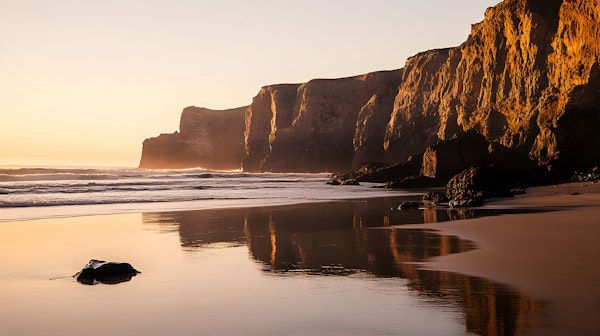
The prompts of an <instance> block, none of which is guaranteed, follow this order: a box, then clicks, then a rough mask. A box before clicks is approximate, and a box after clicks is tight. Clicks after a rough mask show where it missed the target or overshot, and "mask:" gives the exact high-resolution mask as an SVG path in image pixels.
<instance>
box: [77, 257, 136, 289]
mask: <svg viewBox="0 0 600 336" xmlns="http://www.w3.org/2000/svg"><path fill="white" fill-rule="evenodd" d="M139 273H141V272H140V271H138V270H136V269H135V268H133V266H131V264H129V263H121V262H111V261H103V260H96V259H92V260H90V261H89V262H88V263H87V265H85V266H84V267H83V268H82V269H81V271H79V272H77V274H75V275H74V277H75V278H76V279H77V281H78V282H80V283H83V284H86V285H95V284H97V283H104V284H117V283H121V282H125V281H129V280H131V278H132V277H134V276H136V275H137V274H139Z"/></svg>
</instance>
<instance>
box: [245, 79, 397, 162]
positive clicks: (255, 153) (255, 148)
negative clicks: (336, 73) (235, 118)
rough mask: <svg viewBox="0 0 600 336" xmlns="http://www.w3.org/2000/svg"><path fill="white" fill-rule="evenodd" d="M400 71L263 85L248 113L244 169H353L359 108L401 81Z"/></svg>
mask: <svg viewBox="0 0 600 336" xmlns="http://www.w3.org/2000/svg"><path fill="white" fill-rule="evenodd" d="M400 73H401V71H398V70H397V71H382V72H375V73H370V74H366V75H362V76H356V77H350V78H341V79H328V80H325V79H317V80H312V81H310V82H307V83H304V84H299V85H298V84H288V85H274V86H266V87H263V88H262V89H261V91H260V92H259V94H258V95H257V96H256V97H255V98H254V100H253V102H252V105H251V106H250V108H249V109H248V111H247V114H246V132H245V141H246V150H247V154H248V156H247V157H246V159H245V160H244V164H243V168H244V170H245V171H273V172H289V171H297V172H322V171H338V170H347V169H350V168H351V166H352V161H353V159H354V146H353V138H354V136H355V133H356V132H357V131H356V122H357V118H358V114H359V112H360V111H361V109H362V107H363V106H364V105H365V104H367V103H368V102H369V100H370V99H371V97H372V96H373V95H374V94H378V93H384V92H386V91H387V90H389V89H390V88H393V87H394V86H396V85H397V83H398V81H399V78H400V76H399V74H400Z"/></svg>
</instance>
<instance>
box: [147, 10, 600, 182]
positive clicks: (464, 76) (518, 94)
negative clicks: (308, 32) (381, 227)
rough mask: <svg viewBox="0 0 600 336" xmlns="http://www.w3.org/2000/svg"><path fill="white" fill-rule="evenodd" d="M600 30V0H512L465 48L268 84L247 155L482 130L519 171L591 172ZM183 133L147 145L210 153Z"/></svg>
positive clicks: (306, 156) (415, 149)
mask: <svg viewBox="0 0 600 336" xmlns="http://www.w3.org/2000/svg"><path fill="white" fill-rule="evenodd" d="M599 27H600V0H585V1H584V0H505V1H503V2H501V3H499V4H498V5H497V6H495V7H493V8H489V9H488V10H487V11H486V13H485V19H484V20H483V21H482V22H481V23H478V24H475V25H473V27H472V31H471V34H470V35H469V37H468V39H467V40H466V41H465V42H464V43H463V44H461V45H460V46H458V47H455V48H447V49H437V50H431V51H427V52H423V53H420V54H417V55H415V56H413V57H411V58H409V59H408V60H407V62H406V65H405V67H404V68H403V69H400V70H393V71H383V72H374V73H370V74H366V75H361V76H355V77H349V78H341V79H330V80H323V79H318V80H312V81H309V82H307V83H303V84H281V85H271V86H265V87H263V88H262V89H261V90H260V92H259V93H258V95H257V96H256V97H255V98H254V100H253V102H252V105H251V106H250V107H249V108H248V110H247V111H246V115H245V125H243V129H244V130H243V134H244V138H243V142H244V147H245V154H243V156H244V158H243V159H240V160H239V162H240V163H241V162H242V161H243V169H244V170H246V171H253V172H256V171H274V172H316V171H319V172H321V171H332V172H335V171H344V170H349V169H350V168H357V167H360V166H361V165H363V164H364V163H377V162H383V163H387V164H392V163H397V162H405V161H407V160H408V158H409V157H422V156H423V153H425V152H426V149H427V148H428V147H429V148H432V146H434V145H436V144H437V143H438V142H440V141H448V140H450V139H451V138H452V137H454V136H456V135H457V134H460V133H464V132H468V131H471V132H475V133H477V134H479V135H480V136H481V137H482V138H483V139H485V141H486V143H487V145H488V146H487V147H488V151H489V152H490V155H491V161H492V162H493V163H494V165H495V166H496V167H498V168H501V169H504V170H505V171H506V172H509V173H511V174H517V175H522V176H526V174H524V172H526V171H528V170H530V168H531V167H534V168H536V169H537V168H542V169H543V170H545V171H549V172H552V174H554V176H570V174H571V173H572V171H573V170H578V171H586V170H589V169H590V168H592V167H594V166H598V165H599V163H600V151H598V150H597V148H599V147H600V137H599V136H597V134H596V130H597V129H600V43H598V42H599V41H600V28H599ZM390 43H393V41H390ZM184 133H185V132H184V131H183V129H182V132H181V134H179V135H177V134H175V135H163V136H161V137H162V138H161V137H159V138H157V139H154V140H147V141H148V145H149V147H154V148H162V149H160V150H158V149H157V151H158V152H161V151H162V152H173V150H172V148H175V147H181V149H180V150H179V152H177V153H179V154H177V155H180V156H183V157H186V158H189V157H193V156H194V155H195V154H193V153H198V152H203V153H208V152H210V151H207V150H204V151H203V150H202V149H201V148H208V147H210V146H208V145H206V142H204V145H199V144H201V143H202V141H200V140H202V139H204V138H205V136H204V135H202V136H200V135H199V136H193V138H194V139H193V141H189V139H190V137H192V136H191V133H186V134H184ZM236 141H237V140H236ZM153 142H155V143H156V144H154V145H152V144H153ZM192 142H193V143H195V145H191V143H192ZM236 143H237V142H236ZM180 144H181V145H180ZM150 145H152V146H150ZM236 148H239V147H236ZM425 154H426V155H425V157H424V162H425V164H424V168H425V169H424V170H423V174H424V175H423V176H424V177H427V178H430V175H431V174H432V173H431V171H430V170H428V168H427V167H426V164H428V163H430V162H432V161H431V160H430V159H431V157H432V156H431V155H430V154H432V153H431V151H428V153H425ZM170 155H176V154H170ZM202 155H204V154H202ZM152 156H156V155H152ZM157 156H160V155H157ZM167 156H168V155H167ZM436 156H437V154H436V155H434V156H433V157H434V158H435V157H436ZM177 160H180V159H177ZM205 160H209V158H208V156H205ZM498 160H509V161H510V162H500V161H498ZM150 161H151V160H150ZM150 161H148V162H150ZM177 162H182V161H177ZM186 164H187V163H186ZM463 168H464V167H463ZM436 169H437V168H436ZM440 172H441V171H438V172H434V174H435V175H439V173H440ZM445 175H447V176H451V173H446V174H445ZM398 178H400V177H398ZM412 181H414V179H413V180H411V183H412Z"/></svg>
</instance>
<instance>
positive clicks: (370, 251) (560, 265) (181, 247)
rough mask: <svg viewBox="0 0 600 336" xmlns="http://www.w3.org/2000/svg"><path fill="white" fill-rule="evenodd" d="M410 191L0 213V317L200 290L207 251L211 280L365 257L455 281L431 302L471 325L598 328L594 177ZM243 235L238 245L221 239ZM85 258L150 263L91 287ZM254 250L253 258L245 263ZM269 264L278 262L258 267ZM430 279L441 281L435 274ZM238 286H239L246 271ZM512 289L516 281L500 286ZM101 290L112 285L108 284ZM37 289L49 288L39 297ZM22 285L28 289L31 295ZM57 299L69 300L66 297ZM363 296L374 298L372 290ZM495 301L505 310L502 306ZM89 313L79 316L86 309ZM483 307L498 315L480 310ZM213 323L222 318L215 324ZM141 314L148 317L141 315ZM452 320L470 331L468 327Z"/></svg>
mask: <svg viewBox="0 0 600 336" xmlns="http://www.w3.org/2000/svg"><path fill="white" fill-rule="evenodd" d="M390 196H391V195H390ZM411 197H412V199H415V196H414V195H413V196H410V195H407V194H404V195H402V194H401V195H396V196H395V197H373V198H358V199H344V200H329V201H321V202H307V203H303V204H287V205H275V204H272V205H271V206H266V207H265V206H255V207H252V206H250V207H243V208H215V209H195V210H194V209H189V208H186V209H183V210H176V209H174V210H168V209H163V210H165V211H152V212H136V213H124V214H103V215H92V216H88V215H78V216H68V214H65V217H63V218H54V217H52V218H44V219H36V220H23V221H16V222H15V221H13V222H2V223H0V233H2V234H1V235H0V238H2V239H3V240H2V239H0V241H2V244H0V250H1V251H3V253H1V254H0V259H2V263H0V264H1V265H3V267H2V268H1V269H0V296H2V297H3V298H4V299H5V301H6V302H9V303H10V304H9V305H7V306H6V307H3V308H2V309H0V320H2V319H4V318H6V321H4V322H7V325H8V322H9V320H10V322H11V323H10V325H11V328H12V329H7V330H5V331H8V334H11V331H19V332H21V331H22V332H25V331H27V330H29V331H32V332H33V333H32V334H35V333H36V332H38V331H40V332H41V331H42V330H46V329H45V328H46V327H45V325H51V326H52V327H51V330H52V332H51V333H50V334H63V331H65V330H69V331H74V330H79V329H78V328H84V323H83V322H82V324H81V325H79V324H75V325H73V326H63V324H64V323H62V322H60V321H62V319H63V317H62V316H64V315H65V314H67V315H68V314H74V312H73V310H72V308H71V305H73V304H74V303H75V302H78V300H88V299H91V298H93V299H96V300H100V302H103V303H104V304H105V305H110V304H111V302H112V301H111V300H114V299H117V298H118V297H120V296H123V297H130V298H131V300H132V302H135V301H136V300H150V299H148V298H149V297H155V296H156V295H157V293H158V296H159V297H161V296H162V297H167V298H170V297H172V295H173V293H172V287H173V285H172V284H173V283H180V282H181V284H180V285H178V286H179V287H181V288H182V289H185V291H189V292H190V293H197V292H202V291H203V290H204V289H202V288H203V286H204V287H206V286H207V283H206V281H208V280H205V277H206V276H208V274H210V273H207V272H206V271H207V269H206V266H203V265H204V264H202V263H204V262H209V263H210V265H211V267H214V268H213V269H212V272H213V273H214V274H217V273H219V274H220V273H222V276H224V278H217V277H216V275H214V276H213V275H210V276H209V277H210V278H211V279H213V278H214V279H213V280H214V282H210V283H209V284H208V285H209V286H213V287H214V288H219V286H221V285H220V283H221V282H222V281H229V280H226V279H230V276H231V274H235V273H238V272H239V271H240V270H241V269H245V270H246V271H247V272H249V273H248V276H250V277H252V278H253V279H255V280H256V281H257V282H256V283H257V284H260V287H261V288H263V287H262V286H264V284H263V282H265V281H266V282H269V281H272V280H273V281H277V279H283V278H280V277H279V276H283V275H285V274H298V277H299V278H298V279H305V278H304V277H303V274H304V273H302V272H298V271H301V270H298V269H295V267H298V266H301V267H304V268H305V269H306V270H307V272H308V273H309V274H314V273H315V272H317V273H318V272H320V270H319V268H320V266H322V265H333V267H334V268H333V269H334V270H336V269H337V268H335V267H337V266H335V265H343V266H344V267H347V268H349V270H346V269H344V274H353V272H355V271H357V270H358V273H357V274H358V276H357V277H352V276H350V277H349V280H347V281H351V282H352V281H363V280H360V279H362V278H361V274H362V273H361V271H360V270H366V272H367V273H368V274H370V276H374V278H373V279H376V280H368V281H373V282H372V284H373V285H374V286H376V287H377V284H379V283H380V281H383V280H381V279H386V278H388V277H390V276H391V277H392V278H397V279H398V280H399V281H400V283H402V281H405V280H402V279H406V281H408V282H409V283H411V284H412V285H411V286H414V287H413V290H415V291H416V292H417V293H419V295H423V296H424V297H427V296H428V295H429V294H428V293H433V294H434V295H436V296H437V295H440V293H444V292H447V291H452V292H457V293H458V296H459V298H458V299H456V300H455V299H451V298H450V299H446V301H443V302H442V303H441V304H439V307H438V306H436V307H437V308H435V309H434V310H432V314H435V313H436V311H437V310H436V309H441V310H442V313H444V314H445V312H443V310H444V306H445V305H447V304H448V302H454V303H453V304H452V305H451V306H452V307H454V308H452V309H451V312H452V311H455V310H454V309H457V308H456V307H462V308H459V309H464V314H465V315H466V316H467V320H468V321H470V322H465V325H466V328H467V330H468V331H470V332H474V331H480V333H482V334H490V335H491V334H498V335H501V334H505V333H506V331H503V330H504V329H503V328H504V327H506V325H509V326H512V327H511V328H513V327H514V329H511V330H513V332H511V333H510V334H511V335H513V334H514V335H562V334H569V335H596V334H597V333H598V331H599V330H600V327H599V326H598V323H597V321H596V320H595V317H596V316H598V315H599V314H600V289H599V288H600V286H599V285H600V267H598V266H599V265H600V260H599V258H600V257H599V256H600V249H599V248H598V245H597V244H596V239H597V237H600V234H599V233H600V228H599V227H600V225H595V223H596V222H597V218H600V184H597V183H572V184H561V185H556V186H546V187H536V188H530V189H528V190H527V193H526V194H525V195H519V196H516V197H514V198H507V199H494V200H490V201H489V202H488V203H486V205H485V206H483V207H481V208H474V209H446V208H444V207H438V208H432V207H429V206H427V207H426V208H421V209H410V210H403V211H398V210H396V207H397V206H398V204H399V202H401V201H403V199H406V200H410V199H411ZM501 209H504V210H501ZM506 210H508V211H506ZM522 210H523V211H522ZM486 211H487V213H486ZM478 212H479V215H476V213H478ZM478 216H483V217H478ZM472 217H475V218H472ZM461 218H462V219H461ZM466 218H470V219H466ZM406 223H424V224H406ZM471 243H473V244H474V246H475V247H476V248H475V249H472V245H471ZM235 246H237V247H240V249H234V250H231V249H230V248H227V247H235ZM241 246H246V247H245V248H241ZM245 249H247V251H248V252H244V250H245ZM231 253H234V254H236V255H237V257H236V258H238V259H236V260H237V261H235V263H234V264H231V265H229V266H227V267H222V265H221V264H220V260H221V258H224V257H226V258H228V257H227V256H230V255H231ZM245 254H246V255H245ZM86 258H100V259H106V260H111V261H126V262H131V263H132V264H133V265H134V267H136V268H139V269H140V270H141V271H142V274H141V275H140V276H139V277H136V278H135V279H133V280H131V282H130V283H129V282H128V283H125V284H122V285H118V286H116V287H113V286H106V287H105V288H104V289H102V287H101V288H100V289H97V290H90V289H87V290H86V288H85V287H80V286H82V285H78V284H73V282H75V280H74V279H71V278H70V277H69V276H70V275H72V274H73V273H74V272H76V271H77V270H78V267H81V266H83V264H84V263H85V262H87V259H86ZM249 259H252V262H250V263H247V262H248V260H249ZM346 271H348V272H347V273H346ZM265 272H266V273H265ZM421 272H423V273H421ZM367 273H364V274H367ZM261 274H274V275H276V276H275V277H274V278H269V277H267V278H264V277H263V276H262V275H261ZM277 274H279V276H277ZM305 276H306V275H305ZM313 276H314V275H313ZM65 277H66V278H65ZM182 278H186V279H187V278H190V279H197V281H189V282H188V281H184V280H182ZM234 278H235V279H237V277H234ZM49 279H59V280H52V281H50V280H49ZM231 279H233V278H231ZM286 279H291V278H290V277H286ZM294 279H296V278H294ZM308 279H309V278H306V280H308ZM312 279H317V278H312ZM326 279H329V280H335V279H337V278H328V277H327V276H326V277H324V279H323V280H319V281H329V280H326ZM432 280H433V283H428V281H432ZM211 281H212V280H211ZM294 281H296V280H294ZM302 281H303V280H302ZM336 281H338V280H335V281H333V282H334V283H335V282H336ZM340 281H346V280H340ZM365 281H367V280H365ZM383 282H385V281H383ZM203 283H204V285H202V284H203ZM361 283H362V282H361ZM73 285H75V287H73ZM232 286H233V287H235V288H238V287H239V286H241V284H237V283H236V284H232ZM394 286H395V285H394ZM465 286H466V287H465ZM176 287H177V286H176ZM267 287H268V286H267ZM409 287H410V286H409ZM286 288H287V287H286ZM311 288H312V287H311ZM286 290H287V289H286ZM370 290H371V289H369V287H368V286H367V287H365V289H364V291H363V292H362V293H363V294H364V296H361V300H367V298H368V297H369V295H371V294H369V293H370V292H369V291H370ZM373 290H376V288H374V289H373ZM505 290H509V291H513V290H514V292H511V293H509V294H508V296H503V295H505V293H504V291H505ZM430 291H431V292H430ZM99 292H106V293H107V294H109V295H108V296H107V297H106V298H105V297H100V296H97V294H98V293H99ZM209 292H210V291H209ZM209 292H206V293H204V292H202V295H209ZM292 292H293V291H292ZM32 293H33V294H32ZM43 293H55V294H52V295H50V294H43ZM290 293H291V292H290ZM334 293H335V292H331V293H328V294H334ZM264 294H265V295H273V297H272V299H273V300H274V301H273V302H271V303H270V304H271V305H273V304H276V302H278V301H277V295H279V294H278V293H269V292H265V293H264ZM346 294H348V295H349V293H346ZM363 294H361V295H363ZM198 295H199V294H198ZM241 295H246V293H244V294H241ZM286 295H288V294H286ZM320 295H321V294H320ZM56 296H61V297H63V299H61V300H58V299H57V297H56ZM39 297H43V298H44V299H43V300H41V301H40V300H39V299H38V298H39ZM185 297H186V298H187V297H188V296H187V295H186V296H185ZM208 297H210V296H208ZM23 298H28V299H27V300H25V301H27V303H25V302H24V301H23ZM227 298H228V299H229V300H234V301H235V300H237V298H235V297H229V296H228V297H227ZM248 299H251V300H257V297H256V296H251V297H250V298H248ZM53 300H54V301H56V302H54V301H53ZM448 300H449V301H448ZM62 301H64V305H61V304H60V303H59V302H62ZM367 301H368V300H367ZM367 301H365V302H367ZM202 302H203V301H202V300H200V301H197V300H191V299H190V300H188V299H181V302H179V301H178V302H176V303H173V307H172V310H173V312H175V314H174V315H173V316H171V317H168V321H167V322H162V323H160V324H157V325H156V328H166V327H168V326H169V325H170V324H172V323H175V321H177V318H178V317H177V318H176V317H175V316H179V315H181V314H183V315H182V316H184V315H186V314H190V313H191V311H190V312H187V311H186V310H185V309H183V308H182V307H184V306H186V305H190V306H194V307H195V309H200V308H199V307H197V306H196V305H197V304H200V303H202ZM368 302H369V304H372V305H374V307H377V305H376V302H371V301H368ZM423 302H427V300H426V299H425V300H422V301H417V303H418V304H425V305H426V303H423ZM444 302H445V303H444ZM495 302H498V303H499V304H502V303H501V302H504V305H505V306H498V307H496V306H495ZM507 302H508V303H509V305H508V306H510V308H509V309H511V311H510V312H506V311H501V310H502V309H505V308H507V306H506V304H507ZM160 305H161V303H160V302H159V301H156V302H154V301H152V304H151V305H150V307H149V308H151V307H159V306H160ZM128 307H129V309H131V311H127V312H126V311H123V312H121V313H122V314H124V315H123V317H127V316H129V318H131V319H133V320H134V321H138V323H141V321H144V314H148V313H149V311H148V310H147V308H145V307H140V306H138V305H135V304H133V303H132V304H131V305H129V306H128ZM392 307H394V303H393V301H390V303H389V307H388V308H389V309H391V310H390V312H392V311H394V310H393V309H392ZM86 309H87V313H86V315H85V316H88V315H89V316H97V315H98V314H100V315H102V316H105V318H115V316H116V315H115V314H116V313H115V312H113V311H102V310H97V309H95V308H86ZM201 309H205V308H201ZM227 309H229V308H228V307H227V306H223V310H222V311H220V313H219V314H221V313H222V314H225V312H226V311H227ZM494 309H498V310H499V311H498V312H496V313H494ZM48 310H55V311H56V313H55V314H50V315H49V316H48V317H47V318H45V319H44V320H40V324H39V325H34V326H28V325H27V324H26V323H25V322H23V323H21V322H19V319H20V318H25V317H26V316H29V315H30V314H32V313H36V312H38V311H39V312H41V311H48ZM210 311H211V310H210V309H209V310H207V313H208V312H210ZM386 311H387V310H386ZM538 312H541V315H540V314H538ZM82 313H83V312H82ZM214 314H215V317H219V318H221V317H222V316H221V315H218V314H217V312H214ZM452 314H454V313H452ZM498 314H500V315H502V316H503V317H501V318H500V317H499V316H500V315H498ZM9 316H10V319H9ZM241 316H243V315H241V313H240V317H241ZM284 317H285V318H289V319H290V321H293V320H294V319H293V315H290V316H288V315H285V314H284V312H283V311H282V312H281V318H284ZM244 318H248V323H249V324H253V323H258V322H257V321H256V320H252V319H250V318H249V317H244ZM252 318H253V319H256V318H258V317H256V316H254V317H252ZM310 318H311V319H314V318H317V317H316V316H312V315H311V316H310ZM13 319H14V321H13ZM81 319H82V321H85V318H84V317H83V315H82V317H81ZM486 319H490V321H491V322H490V323H488V322H485V321H487V320H486ZM494 319H497V320H494ZM251 320H252V321H251ZM15 321H16V322H15ZM42 321H45V322H44V323H46V324H45V325H43V324H42ZM119 321H120V322H118V323H117V324H119V323H121V324H122V325H126V324H127V323H128V321H127V320H125V319H124V320H119ZM373 321H374V320H372V319H367V316H365V323H372V324H370V326H371V327H372V328H374V329H376V328H378V327H377V326H378V324H377V323H374V322H373ZM473 321H477V322H476V323H475V324H473ZM178 323H181V324H182V325H184V326H185V327H186V328H192V327H196V326H195V325H194V324H193V323H191V324H190V323H189V322H181V321H178ZM205 323H207V322H205ZM461 323H462V322H461ZM257 325H258V324H257ZM453 325H454V327H456V325H455V324H453ZM265 326H266V325H261V326H260V328H266V327H265ZM212 327H213V328H214V330H215V331H222V329H220V328H222V326H221V325H213V326H212ZM28 328H30V329H28ZM138 328H139V329H138V330H145V331H148V330H149V329H147V328H146V327H144V326H142V324H140V326H139V327H138ZM393 328H396V326H394V327H393ZM416 328H418V326H417V327H416ZM374 329H373V330H374ZM0 330H2V328H0ZM157 330H158V329H157ZM262 330H267V331H269V330H270V329H268V328H266V329H262ZM415 330H418V329H415ZM163 331H164V330H163ZM15 334H17V333H15ZM436 334H442V333H436ZM446 334H447V333H446ZM450 334H457V335H462V333H461V331H460V330H456V332H455V333H450Z"/></svg>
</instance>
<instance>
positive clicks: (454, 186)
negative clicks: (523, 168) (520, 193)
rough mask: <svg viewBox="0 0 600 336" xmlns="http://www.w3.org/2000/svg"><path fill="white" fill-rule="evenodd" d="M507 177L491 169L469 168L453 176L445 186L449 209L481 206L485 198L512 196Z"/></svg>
mask: <svg viewBox="0 0 600 336" xmlns="http://www.w3.org/2000/svg"><path fill="white" fill-rule="evenodd" d="M510 186H511V184H510V183H509V182H508V180H507V177H506V176H505V175H504V174H502V173H501V172H500V171H499V170H497V169H495V168H493V167H477V168H474V167H471V168H469V169H466V170H464V171H462V172H461V173H459V174H457V175H455V176H454V177H452V178H451V179H450V181H448V184H447V185H446V194H447V196H448V204H449V205H450V206H451V207H472V206H481V205H483V199H484V198H486V197H506V196H512V193H511V192H510Z"/></svg>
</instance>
